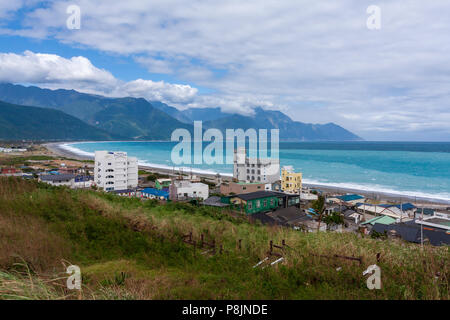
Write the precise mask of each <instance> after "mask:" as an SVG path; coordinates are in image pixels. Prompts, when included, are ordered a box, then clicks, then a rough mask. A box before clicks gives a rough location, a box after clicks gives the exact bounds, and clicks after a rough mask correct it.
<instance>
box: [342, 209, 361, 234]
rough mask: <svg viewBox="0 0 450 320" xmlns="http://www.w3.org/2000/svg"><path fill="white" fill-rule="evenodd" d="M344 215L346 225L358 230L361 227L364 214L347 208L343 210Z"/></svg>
mask: <svg viewBox="0 0 450 320" xmlns="http://www.w3.org/2000/svg"><path fill="white" fill-rule="evenodd" d="M343 215H344V225H345V226H346V227H347V228H348V229H351V230H353V231H356V230H357V229H358V227H359V224H360V222H361V220H362V218H363V215H361V214H359V213H357V212H356V211H353V210H351V209H346V210H344V212H343Z"/></svg>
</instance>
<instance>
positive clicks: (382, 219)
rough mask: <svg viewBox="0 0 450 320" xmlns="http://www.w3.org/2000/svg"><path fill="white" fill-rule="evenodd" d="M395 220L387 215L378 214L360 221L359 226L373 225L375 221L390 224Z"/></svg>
mask: <svg viewBox="0 0 450 320" xmlns="http://www.w3.org/2000/svg"><path fill="white" fill-rule="evenodd" d="M396 221H397V220H396V219H394V218H392V217H389V216H378V217H375V218H373V219H370V220H368V221H365V222H362V223H361V226H365V225H370V226H374V225H375V223H379V224H384V225H390V224H393V223H395V222H396Z"/></svg>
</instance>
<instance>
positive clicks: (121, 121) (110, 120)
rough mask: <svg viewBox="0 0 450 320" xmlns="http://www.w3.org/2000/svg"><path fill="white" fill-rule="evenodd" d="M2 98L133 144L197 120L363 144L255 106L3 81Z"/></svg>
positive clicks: (286, 136) (336, 130) (166, 136)
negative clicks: (237, 110)
mask: <svg viewBox="0 0 450 320" xmlns="http://www.w3.org/2000/svg"><path fill="white" fill-rule="evenodd" d="M0 100H2V101H6V102H9V103H13V104H17V105H29V106H36V107H42V108H51V109H56V110H60V111H62V112H64V113H66V114H68V115H71V116H73V117H76V118H79V119H80V120H82V121H84V122H85V123H87V124H88V125H90V126H93V127H95V128H97V129H100V130H103V132H107V133H109V135H110V136H121V137H123V138H124V139H129V140H170V135H171V133H172V132H173V130H175V129H177V128H185V129H188V130H189V131H191V132H192V124H193V121H195V120H201V121H203V122H204V123H203V128H204V129H208V128H217V129H220V130H225V129H238V128H242V129H245V130H246V129H248V128H255V129H262V128H264V129H274V128H276V129H279V130H280V140H282V141H354V140H362V139H361V138H360V137H358V136H357V135H355V134H353V133H352V132H350V131H348V130H346V129H344V128H342V127H340V126H338V125H336V124H334V123H328V124H308V123H303V122H299V121H293V120H292V119H291V118H290V117H288V116H287V115H285V114H284V113H282V112H280V111H272V110H264V109H262V108H255V109H254V115H252V116H245V115H241V114H229V113H224V112H222V111H221V109H220V108H218V107H217V108H191V109H187V110H178V109H176V108H174V107H172V106H169V105H167V104H165V103H162V102H160V101H151V102H149V101H147V100H145V99H143V98H132V97H126V98H108V97H103V96H99V95H93V94H87V93H81V92H78V91H75V90H64V89H58V90H49V89H42V88H39V87H35V86H30V87H25V86H22V85H14V84H10V83H0Z"/></svg>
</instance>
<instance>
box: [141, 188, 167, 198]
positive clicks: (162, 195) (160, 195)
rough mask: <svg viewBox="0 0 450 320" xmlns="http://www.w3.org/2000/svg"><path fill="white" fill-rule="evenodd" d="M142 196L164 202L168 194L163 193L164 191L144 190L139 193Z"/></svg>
mask: <svg viewBox="0 0 450 320" xmlns="http://www.w3.org/2000/svg"><path fill="white" fill-rule="evenodd" d="M141 194H142V196H143V197H144V198H152V199H154V198H158V199H161V198H164V199H165V200H167V199H169V192H168V191H165V190H158V189H155V188H145V189H144V190H142V192H141Z"/></svg>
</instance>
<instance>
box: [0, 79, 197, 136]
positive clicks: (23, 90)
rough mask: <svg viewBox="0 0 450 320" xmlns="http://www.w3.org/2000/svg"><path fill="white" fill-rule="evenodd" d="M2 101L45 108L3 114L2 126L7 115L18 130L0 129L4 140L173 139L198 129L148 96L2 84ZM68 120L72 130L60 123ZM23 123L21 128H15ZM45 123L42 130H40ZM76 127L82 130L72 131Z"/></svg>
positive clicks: (0, 117)
mask: <svg viewBox="0 0 450 320" xmlns="http://www.w3.org/2000/svg"><path fill="white" fill-rule="evenodd" d="M0 100H2V101H6V102H9V103H15V104H18V105H26V106H35V107H41V108H34V109H29V110H30V111H32V114H30V116H27V114H25V113H20V114H18V113H16V111H15V110H14V112H13V113H12V114H11V113H10V112H9V111H8V112H5V114H2V113H0V129H1V128H2V127H3V122H2V121H3V119H6V120H7V121H8V122H10V123H12V124H13V125H14V127H12V128H13V129H12V130H6V129H7V128H8V127H5V131H4V132H3V131H2V130H0V138H3V137H4V139H34V140H39V139H51V140H58V139H72V140H81V139H92V140H111V137H112V138H113V139H141V140H168V139H169V138H170V134H171V133H172V131H173V130H175V129H177V128H186V129H191V128H192V125H189V124H185V123H182V122H180V121H178V120H176V119H174V118H172V117H171V116H169V115H168V114H166V113H165V112H163V111H161V110H159V109H157V108H155V107H153V105H152V104H150V103H149V102H148V101H147V100H145V99H142V98H107V97H102V96H99V95H91V94H86V93H80V92H77V91H74V90H62V89H61V90H48V89H41V88H38V87H24V86H21V85H13V84H8V83H3V84H0ZM22 108H25V107H22ZM27 108H31V107H27ZM0 109H2V108H0ZM52 109H56V110H52ZM64 119H65V120H64ZM63 120H64V121H63ZM75 120H76V121H75ZM63 123H64V124H67V127H66V128H64V127H62V128H61V127H60V126H59V124H63ZM49 124H55V126H49ZM18 125H21V127H20V128H17V127H15V126H18ZM30 126H31V127H30ZM39 127H40V128H41V130H37V129H38V128H39ZM72 127H79V128H78V130H77V131H72V130H71V128H72ZM31 128H32V129H33V131H32V132H31ZM31 133H33V134H31ZM50 133H51V134H50ZM86 137H88V138H86Z"/></svg>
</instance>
